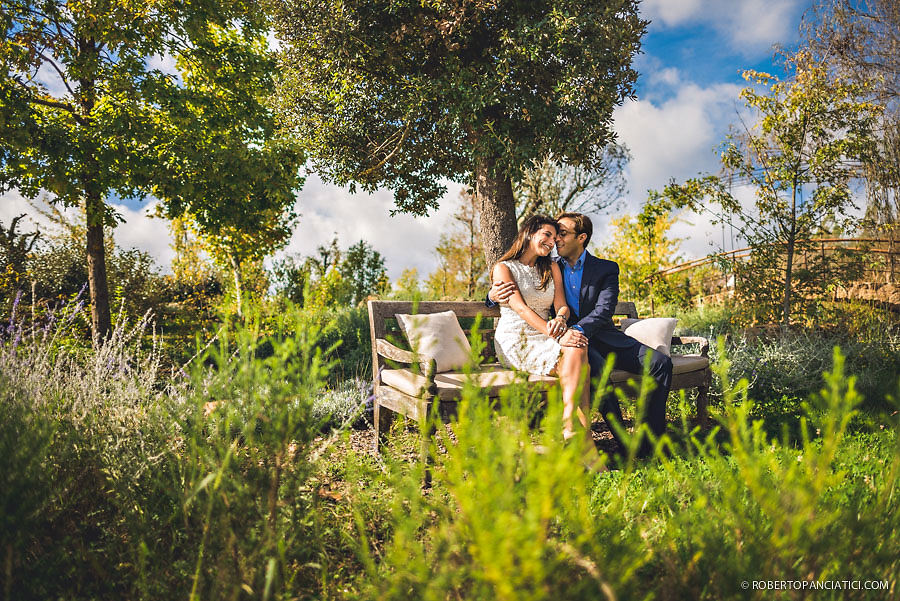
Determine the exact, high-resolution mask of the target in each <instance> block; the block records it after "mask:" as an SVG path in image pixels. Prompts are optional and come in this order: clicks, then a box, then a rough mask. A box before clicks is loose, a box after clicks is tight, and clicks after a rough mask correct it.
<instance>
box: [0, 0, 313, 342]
mask: <svg viewBox="0 0 900 601" xmlns="http://www.w3.org/2000/svg"><path fill="white" fill-rule="evenodd" d="M0 17H2V26H3V29H4V43H3V44H2V46H0V65H2V72H0V149H2V150H0V153H2V155H0V184H2V185H3V186H5V187H10V186H15V187H18V188H19V190H20V191H21V192H22V193H23V194H25V195H26V196H30V197H34V196H36V195H37V194H39V193H40V191H41V190H46V191H48V192H50V193H51V194H52V199H53V201H55V202H59V203H61V204H63V205H66V206H76V205H79V206H82V207H83V209H84V211H85V215H86V222H87V231H86V237H85V238H86V249H87V253H86V254H87V273H88V281H89V284H90V296H91V307H92V313H91V321H92V328H93V331H94V334H95V336H98V337H100V338H103V337H105V336H106V335H107V333H108V332H109V330H110V311H109V290H108V284H107V270H106V256H105V254H104V252H105V244H104V239H105V233H104V227H106V226H112V225H114V224H115V221H116V216H115V215H114V214H113V211H112V210H111V208H110V206H109V205H108V204H107V202H106V201H107V199H108V198H109V197H110V195H112V194H118V195H120V196H133V195H142V194H146V193H153V194H155V195H157V196H158V197H160V198H162V199H165V200H167V201H169V204H168V205H167V210H168V213H169V214H170V216H180V215H181V214H183V213H185V212H187V213H189V214H191V215H192V216H193V218H194V219H195V220H197V222H198V223H199V224H200V226H201V228H202V229H204V231H210V232H211V233H213V234H216V233H217V231H216V228H217V227H218V226H219V225H221V226H222V227H226V228H227V227H237V228H240V227H245V226H246V227H253V226H254V225H256V224H258V223H259V218H258V217H256V219H253V217H255V216H258V215H263V214H265V215H267V216H270V213H271V209H272V208H281V206H283V204H282V205H279V203H284V202H285V201H286V198H287V197H288V196H290V197H291V198H292V196H293V194H292V191H293V189H295V188H296V187H297V185H298V180H297V169H296V167H297V164H298V154H297V153H296V151H294V150H293V149H291V148H287V149H284V148H282V147H278V148H272V147H270V146H269V145H268V144H267V136H268V134H270V133H271V132H272V131H273V127H272V126H271V124H270V123H267V121H271V119H270V117H269V113H268V111H267V110H266V109H265V108H264V107H263V106H262V104H261V102H260V97H261V96H260V95H261V92H263V91H264V90H266V89H267V88H268V87H270V85H271V78H270V77H269V74H270V73H271V69H272V66H273V65H272V59H271V57H270V56H268V55H267V52H266V50H265V48H266V46H265V44H266V42H265V33H266V31H267V24H266V20H265V17H264V16H263V15H262V14H261V13H260V11H258V10H256V9H255V8H253V7H251V6H250V5H248V4H246V3H244V2H242V1H240V0H234V1H232V0H201V1H200V2H192V3H190V5H187V4H178V3H175V4H172V3H152V4H146V3H138V4H134V3H129V2H124V1H121V0H114V1H112V2H108V3H104V4H102V6H101V5H98V4H96V3H84V2H75V1H72V0H49V1H46V2H43V1H42V2H37V1H35V0H10V1H9V2H3V4H2V8H0ZM154 56H163V57H166V56H172V57H175V58H177V59H178V64H179V66H180V68H181V72H182V79H183V81H179V80H178V78H176V77H173V76H170V75H167V74H165V73H163V72H161V71H160V70H158V69H151V68H148V66H147V65H148V61H149V59H150V58H151V57H154ZM47 74H50V77H51V79H52V82H51V84H50V85H48V84H46V83H41V82H42V81H46V79H45V77H46V75H47ZM257 170H258V171H257ZM248 173H249V174H250V175H252V176H253V177H250V178H249V179H247V178H246V177H245V176H247V175H248ZM289 192H290V194H289ZM248 217H249V219H248ZM208 226H213V227H208Z"/></svg>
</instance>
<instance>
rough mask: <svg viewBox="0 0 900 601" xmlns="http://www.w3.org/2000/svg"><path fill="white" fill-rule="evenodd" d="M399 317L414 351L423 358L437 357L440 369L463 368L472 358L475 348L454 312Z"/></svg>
mask: <svg viewBox="0 0 900 601" xmlns="http://www.w3.org/2000/svg"><path fill="white" fill-rule="evenodd" d="M396 317H397V323H398V324H400V329H401V330H403V333H404V334H405V335H406V339H407V340H408V341H409V346H410V348H411V349H412V350H413V352H415V353H416V354H417V355H419V357H420V358H421V359H424V360H428V359H434V360H435V362H436V363H437V371H438V372H444V371H451V370H454V369H460V368H461V367H462V366H463V365H465V364H466V361H468V360H469V354H470V353H471V351H472V347H471V346H470V345H469V339H468V338H466V335H465V333H464V332H463V329H462V328H461V327H460V325H459V321H458V320H457V319H456V313H454V312H453V311H443V312H441V313H422V314H418V315H407V314H404V313H397V315H396Z"/></svg>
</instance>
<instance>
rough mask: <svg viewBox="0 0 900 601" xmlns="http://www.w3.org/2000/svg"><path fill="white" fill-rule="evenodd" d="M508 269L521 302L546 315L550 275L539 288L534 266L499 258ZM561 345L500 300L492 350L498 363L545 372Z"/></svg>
mask: <svg viewBox="0 0 900 601" xmlns="http://www.w3.org/2000/svg"><path fill="white" fill-rule="evenodd" d="M503 264H504V265H506V266H507V267H508V268H509V271H510V272H511V273H512V276H513V279H514V280H515V281H516V285H517V286H518V287H519V292H521V293H522V298H523V299H525V304H526V305H528V306H529V307H531V309H533V310H534V312H535V313H537V314H538V315H540V316H541V318H542V319H548V318H549V316H550V309H551V307H553V294H554V290H555V287H554V284H553V279H552V278H551V279H550V282H549V283H548V284H547V287H546V288H545V289H544V290H539V289H538V285H539V284H540V283H541V277H540V275H539V274H538V270H537V267H529V266H527V265H524V264H522V263H519V262H518V261H516V260H511V261H503ZM561 350H562V348H561V347H560V346H559V343H558V342H557V341H556V340H554V339H553V338H550V337H549V336H547V335H546V334H544V333H542V332H539V331H538V330H536V329H534V328H533V327H532V326H531V325H529V324H528V322H526V321H525V320H524V319H522V318H521V317H519V314H518V313H516V312H515V311H513V310H512V309H511V308H510V306H509V304H508V303H501V304H500V320H499V321H498V322H497V330H496V332H495V334H494V351H495V352H496V353H497V358H498V359H499V360H500V363H502V364H503V365H505V366H507V367H513V368H515V369H518V370H521V371H527V372H528V373H530V374H539V375H542V376H546V375H547V374H549V373H550V371H551V370H553V368H554V367H556V364H557V363H558V362H559V355H560V352H561Z"/></svg>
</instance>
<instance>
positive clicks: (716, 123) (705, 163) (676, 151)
mask: <svg viewBox="0 0 900 601" xmlns="http://www.w3.org/2000/svg"><path fill="white" fill-rule="evenodd" d="M739 91H740V87H739V86H736V85H732V84H715V85H712V86H709V87H705V88H704V87H700V86H697V85H696V84H693V83H687V84H684V85H683V86H682V87H681V88H680V89H678V90H677V93H676V94H675V95H674V96H672V97H671V98H668V99H666V100H665V101H662V102H655V101H654V100H653V99H648V100H637V101H631V102H626V103H625V104H624V105H623V106H621V107H618V108H617V110H616V112H615V114H614V118H615V128H616V131H617V132H618V134H619V140H620V141H621V142H623V143H624V144H625V145H626V146H627V147H628V148H629V149H630V150H631V154H632V157H633V158H632V160H631V163H630V164H629V166H628V182H629V193H628V195H627V197H626V203H625V205H626V207H625V210H626V211H628V212H632V213H635V212H637V211H638V210H639V207H640V205H641V204H642V203H643V202H644V201H645V200H646V199H647V191H648V190H661V189H662V188H663V187H664V186H665V185H666V184H667V183H669V181H670V180H672V179H675V180H676V181H678V182H681V181H684V180H686V179H688V178H690V177H694V176H696V175H698V174H701V173H716V172H718V170H719V164H718V158H717V156H716V154H715V152H714V148H715V147H716V146H717V145H718V144H719V143H720V142H721V141H722V139H723V136H724V133H725V132H726V131H727V129H728V125H729V124H730V123H732V122H734V121H736V119H737V112H736V110H737V107H738V106H739V104H737V103H736V99H737V98H738V92H739ZM685 219H686V222H685V223H682V224H679V225H678V226H677V227H676V228H675V231H674V232H673V233H674V235H676V236H679V237H683V238H685V241H684V242H683V243H682V251H683V252H684V253H685V254H686V255H688V256H698V255H705V254H707V253H708V252H710V250H711V247H710V241H711V240H713V237H714V236H716V235H718V238H719V241H721V240H720V239H721V232H720V231H719V228H718V227H714V226H712V225H711V224H710V222H709V217H708V216H705V215H686V216H685ZM689 224H690V225H689ZM597 225H598V226H599V227H598V228H597V235H596V240H597V243H598V244H602V243H603V242H604V238H605V237H606V236H608V229H607V227H606V223H604V222H600V223H598V224H597Z"/></svg>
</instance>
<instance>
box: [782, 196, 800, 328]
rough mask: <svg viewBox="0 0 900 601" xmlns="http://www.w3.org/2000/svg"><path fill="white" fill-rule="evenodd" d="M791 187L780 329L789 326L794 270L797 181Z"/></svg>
mask: <svg viewBox="0 0 900 601" xmlns="http://www.w3.org/2000/svg"><path fill="white" fill-rule="evenodd" d="M792 184H793V185H792V186H791V229H790V232H789V233H788V239H787V247H786V250H787V252H786V255H787V256H786V257H785V265H784V301H783V303H782V307H781V327H782V328H787V327H788V326H789V325H791V285H792V283H791V275H792V273H793V270H794V246H795V244H796V242H797V180H796V179H795V180H794V181H793V182H792Z"/></svg>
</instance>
